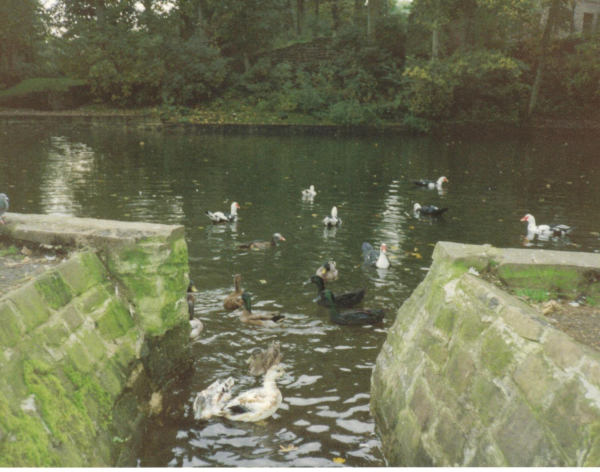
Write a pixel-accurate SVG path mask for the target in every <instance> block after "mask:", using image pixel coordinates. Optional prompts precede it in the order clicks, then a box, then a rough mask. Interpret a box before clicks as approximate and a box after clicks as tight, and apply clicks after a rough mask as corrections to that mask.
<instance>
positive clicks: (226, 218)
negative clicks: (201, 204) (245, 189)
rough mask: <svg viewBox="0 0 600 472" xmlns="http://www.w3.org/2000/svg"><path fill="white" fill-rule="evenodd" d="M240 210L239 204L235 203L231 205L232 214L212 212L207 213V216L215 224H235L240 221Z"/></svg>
mask: <svg viewBox="0 0 600 472" xmlns="http://www.w3.org/2000/svg"><path fill="white" fill-rule="evenodd" d="M239 208H240V206H239V205H238V204H237V202H233V203H232V204H231V213H222V212H220V211H216V212H214V213H212V212H210V211H206V216H208V217H209V218H210V219H211V221H212V222H213V223H215V224H221V223H235V222H236V221H237V220H238V216H237V211H238V209H239Z"/></svg>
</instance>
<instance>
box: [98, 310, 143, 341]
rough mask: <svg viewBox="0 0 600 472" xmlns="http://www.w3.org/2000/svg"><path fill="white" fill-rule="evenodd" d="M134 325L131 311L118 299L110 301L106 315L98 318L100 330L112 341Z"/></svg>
mask: <svg viewBox="0 0 600 472" xmlns="http://www.w3.org/2000/svg"><path fill="white" fill-rule="evenodd" d="M133 326H134V322H133V320H132V319H131V315H130V314H129V311H127V310H126V309H125V307H124V306H123V305H122V304H121V303H119V302H118V301H116V300H113V301H111V302H110V304H109V305H108V308H107V309H106V312H105V314H104V316H103V317H102V318H100V319H99V320H98V331H99V332H100V334H101V335H102V337H103V338H104V339H108V340H110V341H113V340H115V339H117V338H119V337H121V336H123V335H124V334H125V333H126V332H127V331H129V329H131V328H132V327H133Z"/></svg>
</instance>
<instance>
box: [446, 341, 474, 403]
mask: <svg viewBox="0 0 600 472" xmlns="http://www.w3.org/2000/svg"><path fill="white" fill-rule="evenodd" d="M474 371H475V362H474V361H473V358H472V357H471V356H470V355H469V353H468V352H467V351H465V350H464V349H462V348H460V347H458V346H456V345H455V347H453V349H452V350H451V351H450V359H449V361H448V367H447V368H446V381H447V382H448V384H450V385H451V386H452V387H453V388H454V390H455V391H456V393H457V395H462V394H463V393H464V392H465V390H466V389H467V386H468V385H469V380H470V379H471V376H472V375H473V372H474Z"/></svg>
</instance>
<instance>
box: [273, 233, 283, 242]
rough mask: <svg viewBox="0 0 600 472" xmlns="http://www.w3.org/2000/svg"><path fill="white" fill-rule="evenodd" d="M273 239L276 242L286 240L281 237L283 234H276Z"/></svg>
mask: <svg viewBox="0 0 600 472" xmlns="http://www.w3.org/2000/svg"><path fill="white" fill-rule="evenodd" d="M271 239H273V241H275V242H277V241H285V238H284V237H283V236H282V235H281V233H275V234H274V235H273V237H272V238H271Z"/></svg>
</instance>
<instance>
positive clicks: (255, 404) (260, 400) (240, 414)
mask: <svg viewBox="0 0 600 472" xmlns="http://www.w3.org/2000/svg"><path fill="white" fill-rule="evenodd" d="M284 374H285V370H284V369H283V367H282V366H281V365H274V366H273V367H271V368H270V369H269V370H268V371H267V374H266V375H265V381H264V383H263V386H262V387H259V388H253V389H252V390H248V391H247V392H244V393H242V394H241V395H238V396H237V397H235V398H234V399H233V400H231V401H230V402H229V403H227V405H225V407H224V408H223V410H222V412H221V416H224V417H225V418H228V419H230V420H233V421H260V420H264V419H265V418H268V417H269V416H271V415H272V414H273V413H275V412H276V411H277V408H279V405H281V401H282V400H283V397H282V396H281V392H280V391H279V389H278V388H277V384H276V383H275V380H277V379H278V378H280V377H282V376H283V375H284Z"/></svg>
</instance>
